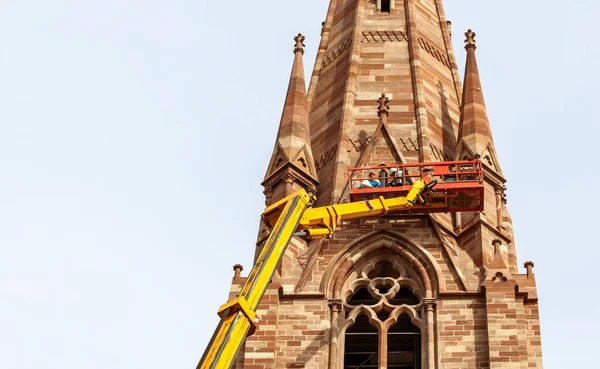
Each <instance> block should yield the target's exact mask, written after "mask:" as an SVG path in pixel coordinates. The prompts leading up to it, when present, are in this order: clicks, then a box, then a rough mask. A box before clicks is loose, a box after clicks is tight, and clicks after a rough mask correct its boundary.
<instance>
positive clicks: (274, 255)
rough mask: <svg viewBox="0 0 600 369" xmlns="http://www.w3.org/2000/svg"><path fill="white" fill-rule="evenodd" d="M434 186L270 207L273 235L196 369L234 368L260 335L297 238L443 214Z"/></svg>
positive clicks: (222, 312) (300, 195)
mask: <svg viewBox="0 0 600 369" xmlns="http://www.w3.org/2000/svg"><path fill="white" fill-rule="evenodd" d="M433 186H435V182H432V183H429V184H427V183H426V182H425V180H423V179H419V180H418V181H417V182H416V183H415V184H414V185H413V187H412V189H411V191H410V192H409V193H408V195H407V196H406V197H396V198H392V199H384V198H383V197H379V198H377V199H373V200H366V201H358V202H352V203H347V204H339V205H331V206H324V207H318V208H309V206H310V205H311V204H312V201H313V198H311V197H310V196H309V195H308V194H307V193H306V191H304V190H299V191H297V192H295V193H294V194H292V195H290V196H288V197H286V198H284V199H282V200H281V201H279V202H277V203H275V204H273V205H271V206H269V207H268V208H267V209H266V210H265V212H264V213H263V215H262V218H263V220H264V221H265V223H266V224H267V225H268V226H270V227H272V229H271V233H270V235H269V237H268V239H267V241H266V242H265V245H264V246H263V248H262V251H261V253H260V255H259V257H258V259H257V261H256V264H255V265H254V267H253V268H252V270H251V271H250V274H249V275H248V278H247V279H246V282H245V283H244V286H243V287H242V290H241V292H240V294H239V296H238V297H237V298H235V299H233V300H231V301H229V302H227V303H226V304H225V305H223V306H221V308H220V309H219V316H220V317H221V321H220V323H219V325H218V326H217V329H216V330H215V333H214V334H213V336H212V339H211V341H210V343H209V345H208V347H207V348H206V351H205V352H204V355H203V356H202V359H201V360H200V363H199V364H198V366H197V367H196V369H229V368H230V367H231V365H232V363H233V361H234V359H235V356H236V354H237V352H238V350H239V348H240V346H241V345H242V343H243V342H244V339H245V338H246V337H247V336H250V335H252V334H254V331H255V329H256V327H257V325H258V317H257V315H256V312H255V311H256V308H257V307H258V304H259V302H260V300H261V299H262V296H263V294H264V293H265V291H266V289H267V285H268V284H269V282H270V281H271V278H272V277H273V273H274V272H275V269H276V267H277V264H278V263H279V261H280V260H281V257H282V255H283V253H284V251H285V249H286V247H287V245H288V243H289V242H290V239H291V238H292V236H293V235H302V236H306V237H308V238H310V239H315V238H322V237H329V236H331V235H332V234H333V232H334V231H335V229H336V227H337V225H338V224H339V222H340V221H342V220H350V219H358V218H365V217H377V216H382V215H385V214H387V213H389V212H402V211H408V210H410V209H415V208H424V207H428V208H431V207H437V206H440V208H443V206H445V205H444V204H441V205H438V204H431V203H427V199H429V198H430V197H431V195H432V194H433V190H432V188H433Z"/></svg>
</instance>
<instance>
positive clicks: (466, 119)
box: [456, 30, 502, 174]
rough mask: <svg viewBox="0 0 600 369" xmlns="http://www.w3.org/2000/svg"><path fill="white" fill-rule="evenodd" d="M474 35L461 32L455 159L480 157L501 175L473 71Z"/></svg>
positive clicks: (475, 63) (475, 44)
mask: <svg viewBox="0 0 600 369" xmlns="http://www.w3.org/2000/svg"><path fill="white" fill-rule="evenodd" d="M475 36H476V34H475V32H473V31H472V30H468V31H467V32H465V37H466V39H465V49H466V50H467V63H466V64H467V65H466V67H465V78H464V86H463V98H462V107H461V114H460V125H459V131H458V141H457V145H458V146H457V150H456V156H457V159H459V160H460V159H463V158H464V157H469V158H481V159H482V160H483V162H484V163H485V164H486V165H488V166H490V167H491V168H493V169H495V170H496V171H497V172H498V173H499V174H502V170H501V169H500V163H499V162H498V159H497V156H496V150H495V148H494V141H493V139H492V130H491V128H490V122H489V119H488V115H487V110H486V107H485V100H484V98H483V90H482V88H481V80H480V78H479V69H478V68H477V58H476V57H475V49H477V43H476V41H475Z"/></svg>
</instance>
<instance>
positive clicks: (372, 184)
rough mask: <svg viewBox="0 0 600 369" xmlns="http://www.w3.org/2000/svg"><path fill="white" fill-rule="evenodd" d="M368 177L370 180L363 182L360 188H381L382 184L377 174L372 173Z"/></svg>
mask: <svg viewBox="0 0 600 369" xmlns="http://www.w3.org/2000/svg"><path fill="white" fill-rule="evenodd" d="M367 177H368V179H365V180H364V181H362V183H361V184H360V186H358V188H361V189H362V188H381V182H380V181H379V180H378V179H377V176H376V175H375V173H373V172H370V173H369V174H368V176H367Z"/></svg>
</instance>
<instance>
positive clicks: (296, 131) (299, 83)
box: [265, 33, 317, 185]
mask: <svg viewBox="0 0 600 369" xmlns="http://www.w3.org/2000/svg"><path fill="white" fill-rule="evenodd" d="M304 40H305V38H304V36H303V35H302V34H301V33H299V34H298V35H297V36H296V37H294V41H295V42H296V44H295V47H294V64H293V66H292V73H291V75H290V83H289V85H288V91H287V96H286V98H285V105H284V108H283V113H282V115H281V122H280V124H279V131H278V133H277V141H276V143H275V149H274V151H273V155H272V157H271V163H270V164H269V168H268V169H267V174H266V176H265V182H266V181H268V180H269V179H270V178H272V177H273V176H274V175H275V174H276V173H278V172H280V170H281V169H282V168H284V167H292V168H293V169H295V171H296V172H298V174H301V175H302V176H303V177H305V179H307V180H308V181H310V182H312V183H314V185H316V184H317V171H316V168H315V162H314V159H313V154H312V149H311V146H310V129H309V125H308V111H307V102H306V82H305V79H304V63H303V54H304Z"/></svg>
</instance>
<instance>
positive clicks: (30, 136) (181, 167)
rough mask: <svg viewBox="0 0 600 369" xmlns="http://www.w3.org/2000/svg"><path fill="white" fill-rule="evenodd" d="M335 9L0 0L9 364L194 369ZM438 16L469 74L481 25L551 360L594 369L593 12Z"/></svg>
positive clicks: (591, 8)
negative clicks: (289, 96) (285, 110)
mask: <svg viewBox="0 0 600 369" xmlns="http://www.w3.org/2000/svg"><path fill="white" fill-rule="evenodd" d="M328 2H329V1H327V0H302V1H294V2H292V1H281V0H261V1H241V0H233V1H229V2H227V1H223V0H220V1H207V0H196V1H191V0H169V1H157V0H143V1H142V0H104V1H90V0H88V1H81V0H53V1H47V0H46V1H40V0H37V1H36V0H18V1H17V0H2V1H0V251H1V253H0V368H2V369H31V368H44V369H75V368H81V367H82V366H84V367H86V368H88V369H107V368H110V369H134V368H140V369H141V368H144V369H164V368H188V369H189V368H195V366H196V364H197V362H198V360H199V358H200V356H201V354H202V352H203V350H204V347H205V345H206V343H207V341H208V339H209V337H210V334H211V332H212V330H213V328H214V325H215V324H216V321H217V320H216V310H217V308H218V306H219V305H220V304H221V303H223V302H224V301H225V299H226V297H227V292H228V288H229V285H230V282H231V277H232V276H233V271H232V266H233V265H234V264H236V263H242V264H244V265H245V266H246V267H247V270H248V269H249V267H250V263H251V260H252V256H253V253H254V246H253V244H254V242H255V239H256V234H257V226H258V219H259V218H258V217H259V214H260V213H261V210H262V208H263V201H264V197H263V195H262V189H261V187H260V182H261V180H262V178H263V176H264V173H265V170H266V167H267V164H268V160H269V157H270V154H271V152H272V149H273V144H274V138H275V134H276V132H277V125H278V124H279V119H280V115H281V109H282V107H283V101H284V99H285V92H286V87H287V82H288V77H289V71H290V68H291V64H292V59H293V54H292V50H293V40H292V38H293V36H294V35H295V34H297V33H298V32H303V33H304V34H305V35H306V45H307V52H306V54H305V64H306V68H307V73H310V70H312V64H313V61H314V57H315V50H316V47H317V44H318V41H319V37H318V36H319V31H320V28H321V22H322V21H323V19H324V17H325V12H326V7H327V5H328ZM445 9H446V14H447V16H448V18H449V19H450V20H452V22H453V29H454V35H455V36H454V46H455V50H456V52H457V55H458V57H459V64H460V65H461V69H462V65H463V64H464V50H463V49H462V41H463V37H462V33H463V32H464V31H465V30H466V29H467V28H469V27H471V28H473V29H474V30H475V31H476V32H477V34H478V37H477V40H478V49H477V56H478V61H479V67H480V72H481V75H482V83H483V89H484V93H485V96H486V102H487V107H488V111H489V116H490V120H491V124H492V130H493V133H494V137H495V142H496V147H497V150H498V152H499V157H500V161H501V165H502V167H503V169H504V173H505V175H506V177H507V178H508V180H509V182H508V206H509V210H510V211H511V214H512V217H513V221H514V225H515V231H516V242H517V251H518V256H519V263H520V264H522V263H523V262H525V261H526V260H533V261H534V262H535V263H536V267H535V272H536V275H537V281H538V288H539V295H540V304H541V319H542V334H543V345H544V346H543V349H544V359H545V368H546V369H563V368H597V367H598V364H597V351H596V350H597V349H598V345H599V344H600V340H599V338H598V331H599V329H600V324H599V323H600V317H599V316H600V309H599V306H600V299H599V296H598V285H597V283H596V280H598V276H597V274H596V271H597V270H598V269H596V268H598V260H600V251H599V250H598V246H599V244H600V242H599V241H598V236H597V234H596V233H595V231H597V230H598V228H596V227H598V226H597V221H596V220H595V216H597V210H598V207H599V206H600V200H599V198H598V193H597V191H599V190H600V186H599V185H598V182H599V180H600V175H599V174H598V171H597V169H598V165H597V164H593V160H595V159H597V158H598V157H599V151H598V143H599V140H598V135H599V133H600V130H599V128H598V125H599V124H600V121H599V119H598V118H599V107H598V86H600V74H599V71H598V67H599V62H600V60H599V56H600V55H599V53H600V46H599V42H598V39H597V36H596V33H597V32H596V30H597V25H598V20H599V19H600V3H599V2H598V1H597V0H595V1H592V0H587V1H586V0H569V1H558V0H527V1H522V0H521V1H518V0H504V1H466V0H462V1H448V0H447V1H445ZM594 214H596V215H594ZM247 270H246V272H247Z"/></svg>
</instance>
